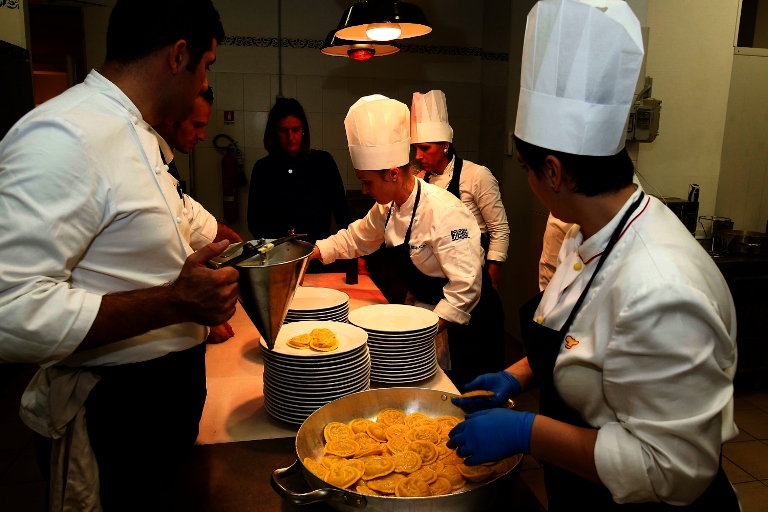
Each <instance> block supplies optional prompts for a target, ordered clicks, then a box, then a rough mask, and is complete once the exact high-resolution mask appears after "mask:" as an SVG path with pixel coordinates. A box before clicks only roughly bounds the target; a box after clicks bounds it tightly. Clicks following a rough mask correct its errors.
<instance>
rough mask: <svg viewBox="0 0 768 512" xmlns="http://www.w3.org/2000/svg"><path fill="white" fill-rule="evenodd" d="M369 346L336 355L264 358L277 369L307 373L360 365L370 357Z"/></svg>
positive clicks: (283, 355) (274, 356)
mask: <svg viewBox="0 0 768 512" xmlns="http://www.w3.org/2000/svg"><path fill="white" fill-rule="evenodd" d="M366 348H367V347H361V348H360V349H355V350H350V351H349V352H346V353H342V354H339V355H337V356H335V357H319V358H309V357H303V358H299V357H291V356H286V355H285V354H271V353H270V354H265V353H262V358H263V359H264V362H265V363H266V365H267V366H268V367H270V368H272V369H275V370H281V371H282V370H285V371H302V372H307V373H314V372H318V371H319V372H330V371H339V370H343V369H344V368H346V367H348V366H352V365H358V364H360V363H361V362H363V361H366V360H368V359H370V356H369V354H368V351H367V350H366Z"/></svg>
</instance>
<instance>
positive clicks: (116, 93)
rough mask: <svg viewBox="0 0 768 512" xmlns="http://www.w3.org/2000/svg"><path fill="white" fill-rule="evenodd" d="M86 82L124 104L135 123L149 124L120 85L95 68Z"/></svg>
mask: <svg viewBox="0 0 768 512" xmlns="http://www.w3.org/2000/svg"><path fill="white" fill-rule="evenodd" d="M84 83H85V85H87V86H88V87H90V88H91V89H94V90H96V91H98V92H100V93H101V94H103V95H104V96H107V97H108V98H110V99H112V100H114V101H115V102H117V103H119V104H120V105H122V106H123V108H125V109H126V110H127V111H128V113H129V114H130V116H131V121H132V122H133V123H134V124H136V125H139V124H141V125H146V126H148V125H147V124H146V122H145V121H144V118H143V117H142V115H141V112H140V111H139V109H138V108H136V105H134V104H133V102H132V101H131V100H130V98H128V96H126V95H125V93H124V92H123V91H122V90H120V88H119V87H118V86H116V85H115V84H113V83H112V82H110V81H109V80H107V79H106V78H105V77H104V75H102V74H101V73H99V72H98V71H96V70H95V69H93V70H91V72H90V73H88V76H87V77H85V82H84Z"/></svg>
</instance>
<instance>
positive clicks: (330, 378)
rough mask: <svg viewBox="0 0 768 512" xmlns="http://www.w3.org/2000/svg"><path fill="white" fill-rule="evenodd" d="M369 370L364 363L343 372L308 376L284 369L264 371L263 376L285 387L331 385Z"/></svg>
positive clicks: (308, 374) (306, 373) (307, 374)
mask: <svg viewBox="0 0 768 512" xmlns="http://www.w3.org/2000/svg"><path fill="white" fill-rule="evenodd" d="M370 368H371V367H370V364H369V363H368V362H367V361H366V362H365V363H361V364H359V365H355V366H354V367H349V369H346V368H345V369H344V370H343V371H333V372H324V373H314V374H310V373H308V372H306V371H304V370H302V371H295V370H294V371H285V370H284V369H280V370H277V371H274V370H265V371H264V372H265V373H264V374H265V375H267V376H269V377H270V378H274V379H278V380H280V381H282V382H284V383H285V385H286V386H290V387H295V386H304V385H320V384H323V383H324V382H333V384H339V383H341V382H344V381H347V380H349V379H354V378H356V377H358V376H360V375H362V374H363V373H365V372H367V371H370Z"/></svg>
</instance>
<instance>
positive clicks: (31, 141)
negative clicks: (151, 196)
mask: <svg viewBox="0 0 768 512" xmlns="http://www.w3.org/2000/svg"><path fill="white" fill-rule="evenodd" d="M14 130H19V133H17V134H16V136H15V137H13V138H12V142H8V141H9V140H10V138H6V139H5V140H4V141H3V142H2V143H0V154H2V159H0V162H2V166H1V167H0V261H2V266H1V267H0V268H1V269H2V270H0V318H2V319H3V321H2V322H0V340H2V341H1V342H0V361H3V362H28V363H39V364H41V365H44V366H47V365H51V364H54V363H55V362H57V361H60V360H61V359H64V358H65V357H66V356H67V355H69V354H71V353H72V352H73V351H74V350H75V349H76V348H77V346H78V345H79V344H80V343H81V342H82V340H83V339H84V338H85V336H86V334H87V333H88V331H89V330H90V327H91V324H92V323H93V321H94V319H95V318H96V314H97V313H98V310H99V307H100V304H101V296H100V295H98V294H93V293H89V292H86V291H85V290H84V289H76V288H72V287H71V285H70V283H69V279H70V276H71V272H72V268H73V267H74V266H75V265H76V264H77V263H78V261H79V260H80V259H81V257H82V256H83V254H84V253H85V252H86V251H87V250H88V247H89V245H90V243H91V241H92V240H93V237H94V236H95V235H96V233H98V232H99V230H100V229H101V227H102V225H103V224H102V222H103V219H104V216H105V211H106V209H107V208H108V201H107V199H106V198H107V197H108V195H109V191H108V190H107V187H106V185H105V184H104V182H103V181H102V180H100V179H99V178H98V177H97V175H96V173H94V172H91V171H90V170H89V167H92V166H95V165H96V163H95V162H94V161H93V159H92V158H91V157H90V156H89V148H88V144H87V141H86V140H85V139H84V138H82V137H80V134H79V131H78V129H77V128H75V127H73V126H71V125H69V124H68V123H67V122H66V121H53V120H50V119H48V120H43V121H38V122H34V121H33V122H27V123H26V124H23V125H21V127H17V128H14ZM51 153H55V154H56V157H55V158H52V157H51Z"/></svg>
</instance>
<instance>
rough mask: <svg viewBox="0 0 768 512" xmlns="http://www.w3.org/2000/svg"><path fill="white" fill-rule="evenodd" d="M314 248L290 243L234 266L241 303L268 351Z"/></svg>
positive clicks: (294, 242) (307, 244)
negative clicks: (238, 276) (238, 274)
mask: <svg viewBox="0 0 768 512" xmlns="http://www.w3.org/2000/svg"><path fill="white" fill-rule="evenodd" d="M313 249H314V246H313V245H312V244H310V243H307V242H303V241H301V240H290V241H288V242H285V243H283V244H281V245H278V246H276V247H275V248H274V249H272V250H271V251H269V252H268V253H266V254H264V255H262V254H260V255H258V256H254V257H253V258H250V259H247V260H245V261H243V262H240V263H238V264H236V265H235V268H236V269H237V270H238V272H240V280H239V282H238V284H239V285H240V301H241V303H242V305H243V309H245V312H246V313H247V314H248V316H249V317H250V319H251V321H252V322H253V323H254V325H255V326H256V328H257V329H258V330H259V333H260V334H261V337H262V338H264V341H265V342H266V344H267V346H268V347H269V348H270V350H271V349H272V348H273V347H274V346H275V339H276V338H277V334H278V333H279V332H280V327H281V326H282V325H283V321H284V320H285V315H286V314H287V313H288V306H290V304H291V301H292V300H293V294H294V293H295V292H296V286H298V284H299V282H300V281H301V278H302V277H303V276H304V271H305V270H306V268H307V263H308V258H309V256H310V255H311V254H312V250H313Z"/></svg>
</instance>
